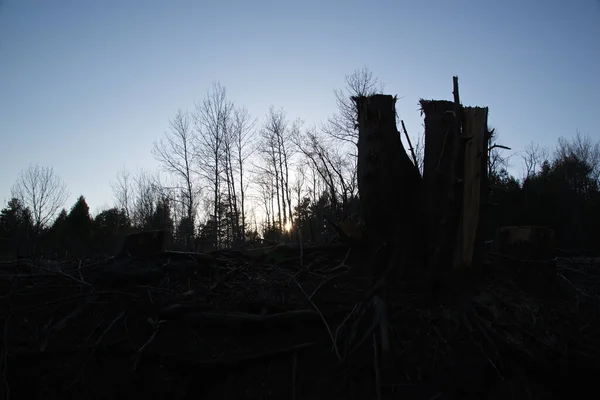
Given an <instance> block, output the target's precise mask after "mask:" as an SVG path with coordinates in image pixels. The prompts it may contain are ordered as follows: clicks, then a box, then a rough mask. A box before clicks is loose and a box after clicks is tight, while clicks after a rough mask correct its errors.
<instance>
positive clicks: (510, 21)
mask: <svg viewBox="0 0 600 400" xmlns="http://www.w3.org/2000/svg"><path fill="white" fill-rule="evenodd" d="M362 67H368V68H369V69H370V70H372V71H373V73H374V75H375V76H377V77H378V78H379V79H380V80H381V81H382V82H384V83H385V90H384V91H385V92H386V93H388V94H393V95H398V97H399V98H400V99H399V100H398V102H397V104H396V106H397V111H398V113H399V114H400V117H401V118H402V119H404V120H405V122H406V125H407V129H408V130H409V131H410V132H411V134H416V133H418V132H422V129H423V128H422V124H423V120H422V117H421V116H420V113H419V105H418V101H419V99H420V98H426V99H439V100H442V99H448V100H451V99H452V76H453V75H457V76H458V77H459V83H460V94H461V101H462V102H463V104H465V105H471V106H487V107H489V109H490V111H489V124H490V125H491V126H492V127H494V128H496V131H497V133H498V135H499V141H500V142H501V144H504V145H507V146H509V147H511V148H512V151H511V152H507V154H508V153H510V154H512V155H513V157H512V158H511V162H512V163H513V167H512V171H513V172H514V173H515V174H517V175H518V174H519V173H520V169H519V168H520V163H519V159H518V157H519V152H520V151H521V150H522V149H523V148H524V147H525V146H526V145H527V144H528V143H529V142H531V141H534V142H537V143H539V144H541V145H543V146H549V147H553V146H554V145H555V144H556V141H557V139H558V138H559V137H560V136H565V137H572V136H574V135H575V134H576V133H577V132H581V133H582V134H584V135H585V134H589V135H590V136H591V137H592V138H593V139H594V140H598V138H599V137H600V129H599V121H598V119H599V116H600V76H599V74H600V1H599V0H520V1H514V0H489V1H480V0H473V1H463V0H455V1H452V2H449V1H440V0H429V1H422V0H421V1H418V0H415V1H412V0H403V1H401V0H396V1H379V0H371V1H364V0H363V1H353V0H346V1H341V0H320V1H313V0H302V1H286V0H273V1H261V0H253V1H245V0H244V1H226V0H223V1H201V0H197V1H183V0H180V1H178V0H173V1H166V0H165V1H152V0H120V1H111V0H104V1H101V0H88V1H86V0H77V1H75V0H74V1H63V0H52V1H47V0H38V1H28V0H0V201H2V206H4V205H5V204H6V202H7V201H8V200H9V197H10V188H11V186H12V185H13V183H14V182H15V180H16V178H17V176H18V174H19V171H21V170H22V169H25V168H27V166H28V165H29V164H31V163H39V164H41V165H44V166H50V167H53V168H54V170H55V172H56V173H57V174H58V175H59V176H60V177H61V178H62V179H63V180H64V182H65V183H66V185H67V187H68V189H69V192H70V197H69V200H68V203H67V205H66V206H67V208H68V207H70V205H72V204H73V203H74V202H75V200H76V198H77V197H78V196H79V195H81V194H83V195H84V196H85V197H86V200H87V202H88V204H89V205H90V210H92V211H96V210H98V209H99V208H101V207H108V206H110V205H112V204H113V199H112V191H111V187H110V182H111V181H113V180H115V177H116V174H117V171H118V170H119V169H122V168H127V169H129V170H131V171H136V170H137V169H149V170H156V169H157V168H158V164H157V163H156V161H155V160H154V159H153V157H152V155H151V149H152V145H153V142H154V141H155V140H157V139H160V137H161V136H162V135H163V134H164V132H165V131H167V130H168V129H169V119H170V118H172V117H173V116H174V115H175V113H176V112H177V110H178V109H182V110H192V109H193V108H194V102H199V101H201V100H202V98H203V97H204V96H205V95H206V93H207V90H208V89H209V88H210V86H211V85H212V83H213V82H220V83H221V84H222V85H224V86H225V87H226V88H227V90H228V95H229V98H230V99H231V100H233V101H235V102H236V103H237V104H240V105H244V106H245V107H246V108H248V110H249V111H250V112H251V113H252V114H253V115H254V116H256V117H258V118H259V119H261V118H263V117H264V115H265V114H266V112H267V111H268V108H269V107H270V106H271V105H274V106H275V107H277V108H279V107H283V108H284V110H285V111H286V113H287V115H288V116H289V117H290V118H291V119H296V118H301V119H302V120H303V121H304V122H305V126H310V125H313V124H318V123H319V122H322V121H324V120H325V119H326V118H327V117H328V116H329V115H331V114H332V113H333V112H334V111H335V97H334V94H333V90H334V89H336V88H342V87H343V86H344V77H345V76H346V75H347V74H350V73H351V72H352V71H354V70H355V69H358V68H362Z"/></svg>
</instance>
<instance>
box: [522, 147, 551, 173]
mask: <svg viewBox="0 0 600 400" xmlns="http://www.w3.org/2000/svg"><path fill="white" fill-rule="evenodd" d="M521 158H522V159H523V164H524V167H525V171H524V176H523V178H524V179H525V180H527V179H529V178H531V177H532V176H534V175H535V174H536V173H537V172H538V171H539V169H540V168H541V166H542V164H543V163H544V161H547V160H548V149H546V148H543V147H541V146H540V145H539V144H538V143H534V142H530V143H529V144H528V145H527V147H525V150H524V152H523V154H522V155H521Z"/></svg>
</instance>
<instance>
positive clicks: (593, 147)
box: [555, 132, 600, 182]
mask: <svg viewBox="0 0 600 400" xmlns="http://www.w3.org/2000/svg"><path fill="white" fill-rule="evenodd" d="M570 157H574V158H577V159H578V160H581V161H583V162H585V163H586V164H587V165H588V166H589V168H590V169H591V174H590V178H592V179H593V180H594V181H595V182H599V180H600V142H595V143H594V141H592V138H591V137H590V136H589V135H585V136H583V135H582V134H581V133H580V132H577V135H576V136H575V137H574V138H573V139H572V140H571V141H570V142H569V141H568V140H567V139H565V138H564V137H561V138H559V139H558V147H557V149H556V154H555V159H558V160H561V159H566V158H570Z"/></svg>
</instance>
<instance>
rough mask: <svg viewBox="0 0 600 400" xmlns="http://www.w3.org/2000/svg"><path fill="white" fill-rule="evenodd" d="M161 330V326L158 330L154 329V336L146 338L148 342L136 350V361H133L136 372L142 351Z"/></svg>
mask: <svg viewBox="0 0 600 400" xmlns="http://www.w3.org/2000/svg"><path fill="white" fill-rule="evenodd" d="M159 330H160V326H159V327H158V328H157V329H156V330H154V332H153V333H152V336H150V338H149V339H148V340H146V343H144V344H143V345H142V347H140V348H139V349H138V350H137V351H136V355H135V362H134V363H133V371H134V372H135V370H136V369H137V366H138V363H139V362H140V358H141V357H142V352H143V351H144V349H145V348H146V346H148V345H149V344H150V343H151V342H152V341H153V340H154V337H155V336H156V334H157V333H158V331H159Z"/></svg>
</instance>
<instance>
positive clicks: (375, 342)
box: [373, 333, 381, 400]
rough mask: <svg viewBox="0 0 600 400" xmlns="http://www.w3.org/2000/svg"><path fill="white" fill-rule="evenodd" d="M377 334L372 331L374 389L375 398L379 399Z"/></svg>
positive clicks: (379, 376) (379, 377)
mask: <svg viewBox="0 0 600 400" xmlns="http://www.w3.org/2000/svg"><path fill="white" fill-rule="evenodd" d="M377 349H378V346H377V335H376V334H375V333H373V366H374V368H375V391H376V392H377V399H378V400H381V372H380V371H379V357H377V356H378V354H377Z"/></svg>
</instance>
